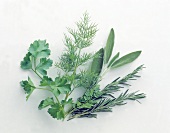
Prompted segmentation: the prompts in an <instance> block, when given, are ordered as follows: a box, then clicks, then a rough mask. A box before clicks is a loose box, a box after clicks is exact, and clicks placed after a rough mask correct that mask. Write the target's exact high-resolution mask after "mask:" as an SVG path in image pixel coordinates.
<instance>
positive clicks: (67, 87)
mask: <svg viewBox="0 0 170 133" xmlns="http://www.w3.org/2000/svg"><path fill="white" fill-rule="evenodd" d="M57 89H58V90H59V91H60V93H61V94H67V93H68V92H70V91H71V86H70V84H66V85H63V86H61V87H60V86H58V87H57Z"/></svg>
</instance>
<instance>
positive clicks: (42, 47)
mask: <svg viewBox="0 0 170 133" xmlns="http://www.w3.org/2000/svg"><path fill="white" fill-rule="evenodd" d="M48 48H49V44H48V43H46V40H36V41H34V42H33V43H32V44H31V45H30V47H29V52H30V53H31V54H32V55H33V56H34V57H35V58H38V57H39V58H46V57H48V56H49V55H50V52H51V51H50V50H49V49H48Z"/></svg>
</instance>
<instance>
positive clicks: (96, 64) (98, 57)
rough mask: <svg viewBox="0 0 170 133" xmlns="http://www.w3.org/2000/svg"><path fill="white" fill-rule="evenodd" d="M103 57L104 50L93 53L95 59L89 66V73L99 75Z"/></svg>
mask: <svg viewBox="0 0 170 133" xmlns="http://www.w3.org/2000/svg"><path fill="white" fill-rule="evenodd" d="M103 56H104V49H103V48H101V49H100V50H99V51H97V52H96V53H95V57H94V59H93V61H92V65H91V72H93V73H95V74H98V75H99V74H100V72H101V70H102V67H103Z"/></svg>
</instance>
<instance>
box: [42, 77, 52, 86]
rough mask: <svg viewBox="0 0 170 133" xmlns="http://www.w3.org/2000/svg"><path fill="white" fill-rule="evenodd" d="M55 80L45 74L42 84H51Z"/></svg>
mask: <svg viewBox="0 0 170 133" xmlns="http://www.w3.org/2000/svg"><path fill="white" fill-rule="evenodd" d="M53 83H54V82H53V80H52V78H49V77H48V76H43V79H42V80H41V81H40V86H50V85H52V84H53Z"/></svg>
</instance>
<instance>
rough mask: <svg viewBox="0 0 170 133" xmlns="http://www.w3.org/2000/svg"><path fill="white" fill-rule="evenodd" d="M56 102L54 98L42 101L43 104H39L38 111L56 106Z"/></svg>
mask: <svg viewBox="0 0 170 133" xmlns="http://www.w3.org/2000/svg"><path fill="white" fill-rule="evenodd" d="M54 104H55V102H54V99H53V98H49V97H48V98H46V99H45V100H42V101H41V103H40V104H39V106H38V109H40V110H41V109H43V108H46V107H48V106H51V105H54Z"/></svg>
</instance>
